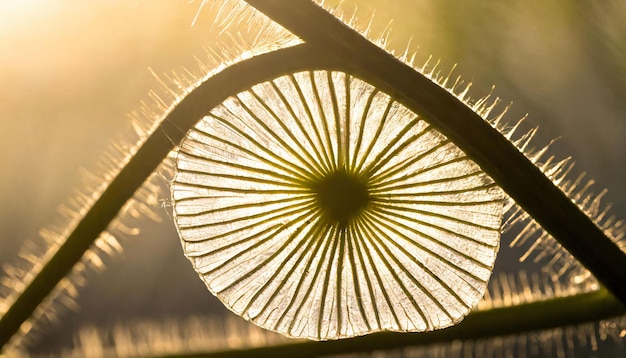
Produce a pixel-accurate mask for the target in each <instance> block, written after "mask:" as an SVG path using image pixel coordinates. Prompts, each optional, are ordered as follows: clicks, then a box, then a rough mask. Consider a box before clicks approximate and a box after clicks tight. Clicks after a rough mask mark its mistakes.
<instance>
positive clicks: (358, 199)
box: [311, 170, 369, 229]
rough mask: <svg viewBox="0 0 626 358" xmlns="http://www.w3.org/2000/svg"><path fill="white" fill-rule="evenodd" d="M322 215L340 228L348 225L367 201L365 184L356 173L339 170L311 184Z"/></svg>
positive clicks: (365, 205)
mask: <svg viewBox="0 0 626 358" xmlns="http://www.w3.org/2000/svg"><path fill="white" fill-rule="evenodd" d="M311 189H312V190H313V192H314V193H315V196H316V199H317V202H318V204H319V206H320V209H321V211H322V215H323V216H325V217H326V219H327V220H329V221H330V222H331V223H334V224H337V226H338V227H339V228H340V229H343V228H345V227H346V226H348V224H349V223H350V221H352V219H354V218H355V217H356V216H357V215H358V214H359V213H360V212H361V211H362V210H363V209H365V207H367V204H368V203H369V194H368V192H367V184H366V183H365V182H364V181H363V180H362V179H361V178H359V177H358V176H357V175H355V174H352V173H348V172H346V171H343V170H339V171H336V172H333V173H331V174H328V175H327V176H325V177H324V178H322V179H320V180H319V181H317V182H315V183H313V184H312V185H311Z"/></svg>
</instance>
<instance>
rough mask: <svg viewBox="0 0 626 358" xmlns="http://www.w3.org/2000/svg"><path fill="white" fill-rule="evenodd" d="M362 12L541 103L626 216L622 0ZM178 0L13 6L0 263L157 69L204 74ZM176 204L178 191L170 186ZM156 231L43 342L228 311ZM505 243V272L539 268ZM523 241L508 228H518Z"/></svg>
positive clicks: (190, 8)
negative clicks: (83, 329)
mask: <svg viewBox="0 0 626 358" xmlns="http://www.w3.org/2000/svg"><path fill="white" fill-rule="evenodd" d="M355 3H357V4H358V5H359V7H358V14H362V15H363V16H367V15H369V14H370V13H371V12H372V11H373V10H374V9H375V10H376V17H375V22H374V24H375V26H377V27H383V26H385V25H386V24H387V22H388V20H390V19H393V24H392V26H391V27H392V28H393V33H392V37H391V45H392V47H394V48H397V49H398V50H400V51H401V50H403V49H404V46H405V45H406V43H407V42H408V41H409V39H411V41H412V44H413V45H414V46H415V47H419V53H418V58H419V59H418V61H417V62H418V63H419V62H423V61H425V60H426V59H427V58H428V57H429V56H430V55H432V56H433V58H435V59H441V65H440V66H441V68H442V69H443V71H444V72H445V71H447V70H448V69H449V68H451V67H452V65H454V64H455V63H456V64H458V65H457V68H456V70H455V73H457V74H461V75H462V76H463V78H464V79H465V80H468V81H472V82H474V87H473V90H472V93H473V94H474V97H481V96H483V95H485V94H486V93H488V92H489V91H490V90H491V86H492V85H495V90H494V91H493V92H494V94H495V95H496V96H499V97H501V98H503V100H504V101H505V102H508V101H509V100H511V101H513V102H514V105H513V107H512V109H511V112H510V115H509V117H510V118H511V119H512V120H515V119H517V118H519V117H521V116H523V115H524V114H525V113H530V116H529V118H528V121H527V125H528V126H534V125H539V126H540V128H541V131H540V138H539V140H538V142H540V143H542V142H547V140H549V139H551V138H555V137H560V138H562V139H561V140H559V142H558V143H557V144H556V146H555V147H554V148H553V150H554V154H555V155H557V156H566V155H572V156H573V157H574V158H575V160H576V162H577V167H578V169H579V170H583V171H587V172H589V173H590V177H593V178H595V179H597V185H596V188H597V191H599V189H600V188H604V187H606V188H608V189H609V194H608V195H607V200H609V201H611V202H613V203H614V204H615V205H614V208H613V213H614V214H616V216H618V217H622V218H623V217H626V191H625V190H624V189H625V188H624V184H623V183H624V180H625V177H626V168H625V167H624V165H623V163H625V162H626V101H625V100H624V99H625V98H626V25H624V24H625V23H626V21H624V20H626V5H624V3H623V2H620V1H605V2H602V3H600V2H571V1H565V0H562V1H553V2H549V3H546V2H541V1H534V0H533V1H524V2H521V1H520V2H492V1H473V2H461V1H437V2H434V1H418V0H394V1H383V0H370V1H367V0H362V1H357V2H355V1H345V2H344V5H343V6H344V7H345V8H346V9H349V10H351V9H352V7H353V4H355ZM198 7H199V3H198V2H195V3H188V2H184V1H179V0H160V1H142V0H139V1H122V0H115V1H107V2H105V1H99V2H84V3H83V2H73V1H67V0H65V1H63V0H53V1H46V2H43V1H32V0H28V1H11V0H0V69H1V70H0V83H2V84H3V85H2V87H0V133H1V134H2V141H1V142H0V153H1V154H0V155H1V157H0V160H1V162H2V166H3V171H2V172H3V174H2V177H1V178H2V179H1V180H2V189H0V201H1V202H2V203H3V204H4V205H2V206H1V207H0V217H1V218H2V220H0V245H1V246H0V247H2V249H1V250H0V264H3V263H5V262H12V261H13V259H14V258H15V256H16V253H17V250H18V248H19V247H20V246H21V244H22V243H23V242H24V241H25V239H28V238H33V237H35V236H36V235H37V231H38V229H39V228H40V227H42V226H45V225H47V224H49V223H51V222H54V221H55V220H56V219H55V218H56V217H57V216H58V215H57V214H56V207H57V205H58V204H59V203H61V202H63V201H65V199H66V198H68V197H71V196H72V188H75V187H80V185H81V179H80V176H79V168H81V167H84V168H87V169H94V165H95V164H94V163H95V160H94V159H95V158H98V157H99V155H100V153H101V152H102V151H103V150H104V149H105V148H106V147H107V145H108V144H109V143H110V142H111V141H112V140H116V138H118V137H119V136H122V137H123V136H124V133H125V130H126V129H127V122H128V119H127V117H126V113H128V112H131V111H133V110H135V109H136V108H138V103H139V102H140V101H141V100H144V99H146V98H147V95H146V93H147V90H149V89H152V88H158V87H159V84H158V82H157V81H156V79H155V78H154V76H153V75H152V74H151V71H150V70H149V68H150V69H152V70H153V71H154V72H155V73H157V74H162V73H167V72H169V71H170V70H172V69H179V68H180V67H181V66H186V67H188V68H196V67H195V66H196V64H195V59H194V56H196V57H198V58H200V59H202V58H203V56H204V52H205V50H204V49H203V48H210V47H212V46H213V44H214V43H213V42H214V38H215V30H214V29H212V26H211V25H212V22H211V19H212V17H211V15H210V14H207V13H201V14H200V17H199V19H198V21H197V23H196V24H195V26H193V27H192V26H191V22H192V20H193V19H194V16H195V15H196V11H197V10H198ZM163 199H164V200H165V201H167V200H168V197H167V194H164V195H163ZM163 216H164V217H165V220H164V222H163V223H162V224H153V223H149V225H145V227H143V228H142V232H141V233H140V234H139V235H137V236H136V237H133V238H128V239H127V240H125V246H124V247H125V253H124V254H123V256H122V257H121V258H113V259H109V260H107V267H108V268H107V270H106V271H105V272H104V273H102V274H99V275H91V276H92V277H91V280H90V282H89V284H88V286H87V287H86V288H85V289H84V290H82V294H81V295H80V297H79V300H78V303H79V305H80V309H79V311H78V312H76V313H74V312H70V313H65V314H63V315H62V324H61V325H60V327H61V329H55V328H50V327H48V329H46V330H44V331H43V332H42V333H41V338H40V339H39V340H38V342H37V343H36V344H35V346H34V347H33V349H34V350H35V351H40V352H46V351H55V350H57V349H58V348H60V347H66V346H68V345H70V344H71V341H72V336H73V335H74V334H75V333H76V332H77V330H78V328H79V327H80V326H83V325H87V324H92V325H97V326H109V325H113V324H114V323H115V322H118V321H126V322H128V321H133V320H136V319H162V318H167V317H189V316H192V315H195V314H202V315H206V314H211V315H213V314H216V315H224V314H226V313H225V312H224V309H223V308H222V307H221V305H220V304H219V303H217V301H216V300H215V299H214V298H213V297H212V296H211V295H210V294H209V293H208V292H207V291H206V289H205V288H204V286H203V284H202V283H201V281H200V280H198V279H197V276H196V274H195V273H194V272H193V270H192V269H191V265H190V264H189V263H188V262H187V261H186V259H185V258H184V257H183V256H182V253H181V249H180V245H179V242H178V239H177V236H176V233H175V230H174V227H173V224H172V222H171V221H170V220H169V219H167V216H166V214H165V210H163ZM503 240H504V241H503V248H502V250H501V254H500V256H499V259H498V262H497V270H498V271H503V272H513V271H516V270H519V269H526V270H538V268H537V267H535V265H532V264H531V263H522V264H520V263H519V262H518V260H517V257H519V254H520V253H519V251H517V252H516V250H513V249H509V248H508V247H507V237H504V238H503ZM508 240H509V241H510V238H508Z"/></svg>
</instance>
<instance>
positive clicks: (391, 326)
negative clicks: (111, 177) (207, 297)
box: [172, 71, 503, 340]
mask: <svg viewBox="0 0 626 358" xmlns="http://www.w3.org/2000/svg"><path fill="white" fill-rule="evenodd" d="M172 190H173V194H172V195H173V200H174V209H175V215H176V223H177V226H178V230H179V232H180V235H181V240H182V245H183V249H184V252H185V254H186V255H187V257H188V258H189V259H190V260H191V262H192V263H193V266H194V268H195V269H196V271H197V272H198V273H199V275H200V277H201V278H202V280H204V282H205V283H206V285H207V287H208V288H209V290H210V291H211V292H212V293H214V294H215V295H216V296H217V297H218V298H219V299H220V300H221V301H222V302H223V303H224V304H225V305H226V306H227V307H228V308H229V309H230V310H232V311H233V312H235V313H237V314H239V315H241V316H242V317H244V318H245V319H247V320H250V321H252V322H254V323H256V324H257V325H259V326H261V327H264V328H267V329H270V330H273V331H277V332H280V333H283V334H285V335H288V336H293V337H304V338H310V339H316V340H324V339H337V338H344V337H351V336H355V335H362V334H366V333H370V332H375V331H384V330H387V331H411V332H414V331H429V330H433V329H438V328H442V327H447V326H450V325H452V324H454V323H456V322H458V321H460V320H461V319H462V318H463V317H464V316H465V315H466V314H467V313H468V312H469V311H470V309H471V308H472V307H473V306H474V305H475V304H476V303H477V302H478V300H479V299H480V298H481V297H482V296H483V293H484V291H485V288H486V284H487V280H488V279H489V276H490V275H491V270H492V267H493V263H494V260H495V257H496V253H497V250H498V243H499V236H500V232H499V228H500V223H501V218H502V206H503V204H502V192H501V190H500V189H499V188H498V187H497V186H496V185H495V184H494V183H493V182H492V180H491V179H490V178H489V177H488V176H486V175H485V174H484V173H483V172H482V171H481V170H480V168H479V167H478V166H477V165H476V164H474V163H473V162H472V161H471V160H469V159H468V158H467V157H466V156H465V154H464V153H463V152H462V151H461V150H460V149H458V148H457V147H456V146H455V145H454V144H452V143H451V142H450V141H449V140H448V139H447V138H446V137H444V136H443V135H442V134H440V133H439V132H437V131H436V130H435V129H434V128H432V127H431V126H430V125H429V124H428V123H427V122H426V121H425V120H423V119H422V118H420V117H419V116H417V115H416V114H415V113H413V112H411V111H409V110H408V109H406V108H405V107H403V106H402V105H400V104H399V103H397V102H395V101H394V100H393V99H392V98H391V97H390V96H388V95H387V94H385V93H381V92H379V91H378V90H377V89H376V88H374V87H373V86H371V85H369V84H367V83H365V82H363V81H361V80H359V79H357V78H354V77H352V76H350V75H347V74H344V73H341V72H329V71H311V72H301V73H296V74H293V75H289V76H284V77H280V78H277V79H274V80H273V81H270V82H265V83H261V84H258V85H255V86H253V87H252V88H251V89H249V90H247V91H245V92H242V93H239V94H237V95H236V96H234V97H231V98H229V99H227V100H226V101H225V102H223V103H222V104H221V105H219V106H218V107H216V108H214V109H213V110H212V111H211V112H210V114H209V115H208V116H206V117H205V118H203V119H202V120H200V121H199V122H198V124H197V125H196V126H195V128H194V129H192V130H191V131H190V132H189V133H188V134H187V137H186V139H185V140H184V141H183V143H182V144H181V147H180V151H179V153H178V159H177V174H176V178H175V181H174V183H173V186H172Z"/></svg>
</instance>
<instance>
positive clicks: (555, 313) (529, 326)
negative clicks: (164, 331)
mask: <svg viewBox="0 0 626 358" xmlns="http://www.w3.org/2000/svg"><path fill="white" fill-rule="evenodd" d="M623 313H624V308H623V306H622V305H621V304H620V302H619V301H617V300H616V299H615V298H614V297H613V296H612V295H611V294H610V293H608V292H607V291H606V290H604V289H601V290H600V291H596V292H590V293H584V294H580V295H576V296H570V297H561V298H554V299H550V300H546V301H541V302H532V303H525V304H520V305H517V306H512V307H503V308H495V309H490V310H486V311H476V312H472V313H471V314H470V315H468V316H467V317H466V318H465V319H464V320H463V321H462V322H461V323H459V324H457V325H455V326H452V327H449V328H446V329H440V330H436V331H431V332H420V333H397V332H379V333H374V334H370V335H367V336H361V337H354V338H348V339H341V340H334V341H325V342H315V341H306V340H302V341H296V342H293V343H291V342H289V343H285V344H279V345H275V346H267V347H256V348H247V349H230V350H224V351H216V352H207V353H190V354H174V355H169V356H164V357H163V358H166V357H167V358H173V357H181V358H182V357H187V358H200V357H204V358H227V357H233V358H234V357H237V358H244V357H296V356H297V357H300V358H305V357H320V356H326V355H335V354H345V353H356V352H372V351H386V350H391V349H401V348H403V347H407V346H420V345H429V344H436V343H445V342H452V341H454V340H472V339H485V338H489V337H496V336H506V335H509V334H519V333H522V332H529V331H537V330H547V329H551V328H557V327H561V326H564V325H577V324H580V323H584V322H589V321H593V320H598V319H604V318H610V317H614V316H616V315H619V314H623Z"/></svg>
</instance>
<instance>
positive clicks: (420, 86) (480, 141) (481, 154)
mask: <svg viewBox="0 0 626 358" xmlns="http://www.w3.org/2000/svg"><path fill="white" fill-rule="evenodd" d="M246 1H247V2H248V3H249V4H250V5H252V6H254V7H255V8H257V9H259V10H260V11H262V12H263V13H265V14H266V15H267V16H269V17H270V18H271V19H272V20H274V21H276V22H277V23H279V24H280V25H282V26H283V27H285V28H286V29H287V30H289V31H291V32H292V33H293V34H295V35H297V36H299V37H300V38H301V39H302V40H304V41H305V42H306V43H308V44H310V45H314V46H318V47H319V50H320V52H324V53H326V54H327V55H328V56H334V57H337V58H340V59H341V61H343V62H345V66H346V67H347V68H349V71H350V72H352V73H353V74H354V75H355V76H356V77H360V78H362V79H363V80H365V81H367V82H369V83H371V84H372V85H374V86H376V87H377V88H379V89H380V90H381V91H383V92H385V93H387V94H389V95H390V96H392V97H394V98H395V99H396V100H397V101H399V102H401V103H402V104H403V105H405V106H406V107H407V108H409V109H411V110H412V111H414V112H415V113H417V114H420V115H422V116H423V117H424V118H425V119H426V120H427V121H428V122H429V123H430V124H432V125H433V126H434V127H435V128H437V129H438V130H439V131H440V132H441V133H442V134H444V135H445V136H447V137H448V138H449V139H450V140H452V142H454V143H455V144H456V145H457V146H458V147H459V148H461V150H463V151H464V152H465V153H466V154H467V155H468V156H469V157H470V158H472V159H473V160H474V161H475V162H476V163H477V164H478V165H479V166H480V167H481V168H482V169H483V170H484V171H485V172H486V173H487V174H489V175H490V176H491V177H492V178H493V180H494V181H495V182H496V183H498V185H500V187H502V189H504V190H505V191H506V192H507V194H508V195H509V196H511V197H512V198H513V199H514V200H515V202H517V204H519V205H520V206H521V207H522V208H524V210H526V212H527V213H528V214H530V215H531V216H532V217H533V218H534V219H535V220H536V221H537V222H538V223H539V224H540V225H541V226H542V227H543V228H544V229H545V230H546V231H547V232H549V233H550V234H551V235H552V236H553V237H554V238H555V239H556V240H557V241H558V242H559V243H560V244H561V245H562V246H563V247H565V249H567V250H568V251H569V252H570V253H571V254H572V255H573V256H574V257H575V258H576V259H577V260H579V261H580V262H581V263H582V264H583V265H584V266H585V267H586V268H587V269H588V270H589V271H591V273H592V274H593V275H594V276H595V277H596V278H597V279H598V281H600V282H601V283H602V284H603V285H604V286H605V287H606V288H607V289H608V290H609V291H610V292H611V293H613V294H614V295H615V296H616V297H617V298H618V299H619V300H620V301H621V302H622V303H624V304H626V254H625V253H624V252H622V251H621V250H620V249H619V247H617V245H616V244H615V243H613V242H612V241H611V239H609V238H608V237H607V236H606V235H605V234H604V232H603V231H602V230H601V229H600V228H598V226H596V225H595V224H594V222H593V221H592V220H591V219H590V218H589V217H588V216H587V215H586V214H585V213H584V212H582V210H581V209H580V208H579V207H578V206H577V205H576V204H575V203H574V202H573V201H572V200H571V199H570V198H569V197H568V196H567V195H566V194H565V193H563V191H561V190H560V189H559V188H558V187H557V186H556V185H555V184H554V183H553V182H552V181H551V180H550V179H549V178H547V177H546V176H545V175H544V174H543V173H542V172H541V170H539V169H538V168H537V167H536V166H535V164H533V163H532V162H531V161H530V160H529V159H528V158H526V157H525V156H524V154H523V153H521V152H520V151H519V150H518V149H517V148H516V147H515V146H514V145H513V143H511V142H510V141H509V140H508V139H506V138H505V137H504V136H503V135H502V134H501V133H500V132H498V131H497V130H496V129H495V128H493V127H491V125H490V124H489V123H487V122H486V121H485V120H484V119H483V118H481V117H480V116H479V115H478V114H476V113H475V112H474V111H473V110H472V109H470V108H468V106H467V105H466V104H465V103H463V102H462V101H460V100H459V99H457V98H456V97H455V96H454V95H452V94H451V93H449V92H448V91H446V90H445V89H443V88H441V87H440V86H439V85H437V84H435V83H434V82H432V81H431V80H429V79H428V78H427V77H425V76H424V75H422V74H420V73H419V72H417V71H415V70H414V69H413V68H411V67H410V66H408V65H406V64H404V63H402V62H401V61H399V60H397V59H396V58H395V57H393V56H392V55H390V54H389V53H387V52H386V51H384V50H382V49H381V48H379V47H378V46H376V45H374V44H373V43H371V42H370V41H369V40H367V39H365V38H364V37H363V36H361V35H360V34H359V33H357V32H356V31H354V30H353V29H351V28H350V27H348V26H347V25H345V24H344V23H342V22H341V21H339V20H338V19H337V18H335V17H334V16H333V15H331V14H330V13H328V12H327V11H326V10H324V9H323V8H321V7H319V6H318V5H316V4H315V3H313V2H312V1H310V0H290V1H282V0H246Z"/></svg>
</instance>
